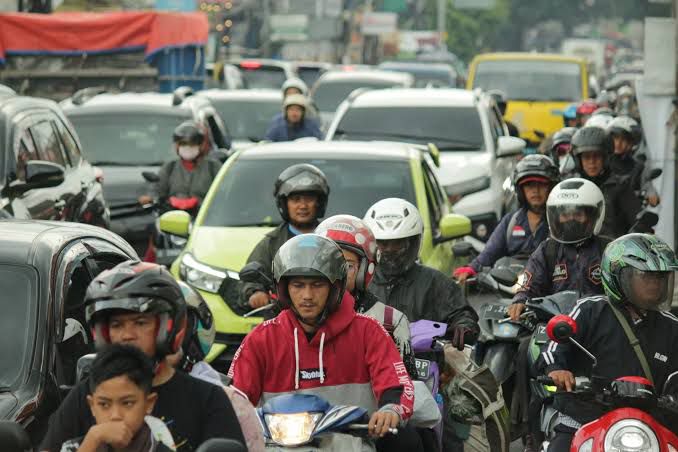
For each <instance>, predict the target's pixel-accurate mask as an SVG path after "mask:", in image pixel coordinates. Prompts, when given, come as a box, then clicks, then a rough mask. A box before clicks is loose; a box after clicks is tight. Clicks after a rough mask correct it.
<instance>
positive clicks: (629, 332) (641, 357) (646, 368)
mask: <svg viewBox="0 0 678 452" xmlns="http://www.w3.org/2000/svg"><path fill="white" fill-rule="evenodd" d="M613 303H614V302H613V301H608V303H607V304H609V305H610V308H611V309H612V312H614V315H615V316H616V317H617V320H618V321H619V324H620V325H621V326H622V328H623V329H624V333H626V337H627V338H628V339H629V342H630V343H631V346H632V347H633V351H635V352H636V356H638V361H640V365H641V366H642V367H643V372H645V377H646V378H647V379H648V380H650V381H651V382H652V384H654V379H653V378H652V371H651V370H650V364H648V362H647V358H646V357H645V353H643V349H642V348H641V347H640V342H639V341H638V338H637V337H636V335H635V333H634V332H633V329H631V325H629V322H628V321H627V320H626V317H624V314H622V313H621V312H619V309H617V307H616V306H615V305H614V304H613Z"/></svg>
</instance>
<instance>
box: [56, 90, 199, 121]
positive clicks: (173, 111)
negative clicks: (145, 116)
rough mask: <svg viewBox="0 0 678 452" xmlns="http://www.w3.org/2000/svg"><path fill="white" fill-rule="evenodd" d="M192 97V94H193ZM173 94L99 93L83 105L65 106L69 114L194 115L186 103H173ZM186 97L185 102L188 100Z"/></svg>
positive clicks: (65, 110)
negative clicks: (146, 113)
mask: <svg viewBox="0 0 678 452" xmlns="http://www.w3.org/2000/svg"><path fill="white" fill-rule="evenodd" d="M191 97H192V96H191ZM172 98H173V95H172V94H164V93H119V94H109V93H104V94H98V95H96V96H94V97H92V98H91V99H88V100H87V101H86V102H84V103H83V104H81V105H72V106H67V107H64V112H66V114H68V115H69V116H72V115H78V114H91V113H102V112H112V111H116V110H117V111H129V110H134V111H135V112H153V113H154V114H164V115H167V116H186V117H192V113H191V110H190V109H189V108H188V107H187V106H186V105H172ZM188 99H190V97H189V98H187V99H186V101H185V102H188Z"/></svg>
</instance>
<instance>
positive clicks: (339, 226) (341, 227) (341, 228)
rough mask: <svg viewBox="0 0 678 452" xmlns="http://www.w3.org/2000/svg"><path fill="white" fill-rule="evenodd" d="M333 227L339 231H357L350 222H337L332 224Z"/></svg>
mask: <svg viewBox="0 0 678 452" xmlns="http://www.w3.org/2000/svg"><path fill="white" fill-rule="evenodd" d="M332 229H334V230H337V231H344V232H350V233H354V232H355V228H354V227H353V226H351V225H350V224H348V223H336V224H334V225H332Z"/></svg>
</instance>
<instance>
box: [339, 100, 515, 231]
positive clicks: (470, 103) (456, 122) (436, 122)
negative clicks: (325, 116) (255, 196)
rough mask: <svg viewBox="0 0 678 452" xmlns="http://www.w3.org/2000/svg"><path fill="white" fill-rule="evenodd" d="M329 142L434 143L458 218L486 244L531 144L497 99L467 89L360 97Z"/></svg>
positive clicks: (343, 110)
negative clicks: (515, 133) (511, 129)
mask: <svg viewBox="0 0 678 452" xmlns="http://www.w3.org/2000/svg"><path fill="white" fill-rule="evenodd" d="M326 140H398V141H405V142H410V143H419V144H426V143H434V144H435V145H436V146H437V147H438V149H439V150H440V167H439V169H438V177H439V179H440V181H441V183H442V185H443V186H444V187H445V190H446V192H447V195H448V197H449V199H450V201H451V203H452V204H453V210H454V212H456V213H460V214H463V215H466V216H468V217H469V218H470V219H471V221H472V222H473V235H474V236H476V237H477V238H479V239H481V240H486V239H487V238H489V235H490V233H491V232H492V230H493V229H494V227H495V226H496V224H497V223H498V222H499V220H500V219H501V217H502V215H503V214H504V213H505V205H506V201H507V200H506V195H505V193H506V189H507V187H508V186H510V178H511V173H512V172H513V167H514V165H515V163H516V161H517V159H516V156H517V155H518V154H520V153H522V151H523V149H524V148H525V141H523V140H522V139H520V138H515V137H511V136H509V135H508V131H507V129H506V124H505V123H504V121H503V120H502V119H501V114H500V113H499V111H498V110H497V107H496V104H495V103H494V100H493V99H492V98H491V97H490V96H488V95H486V94H483V93H482V92H481V91H467V90H461V89H389V90H374V91H367V92H358V93H354V94H353V95H351V96H349V98H348V99H346V101H344V102H343V103H342V104H341V105H340V106H339V108H338V109H337V113H336V116H335V118H334V120H333V121H332V123H331V124H330V126H329V128H328V131H327V136H326Z"/></svg>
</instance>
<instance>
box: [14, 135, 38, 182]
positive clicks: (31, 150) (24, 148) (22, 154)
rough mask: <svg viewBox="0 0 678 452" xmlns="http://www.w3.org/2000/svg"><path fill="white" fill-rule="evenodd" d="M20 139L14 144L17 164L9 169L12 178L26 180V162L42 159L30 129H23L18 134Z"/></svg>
mask: <svg viewBox="0 0 678 452" xmlns="http://www.w3.org/2000/svg"><path fill="white" fill-rule="evenodd" d="M17 137H18V140H16V145H15V146H14V155H15V157H16V160H15V166H14V168H13V169H11V170H10V171H9V174H10V179H18V180H22V181H25V180H26V162H28V161H29V160H40V156H39V155H38V151H37V150H36V148H35V143H34V142H33V137H32V136H31V134H30V133H29V132H28V129H23V130H22V131H21V132H20V133H19V134H18V136H17Z"/></svg>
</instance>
